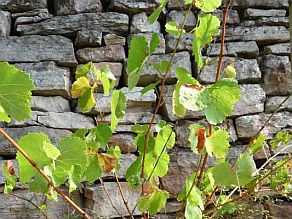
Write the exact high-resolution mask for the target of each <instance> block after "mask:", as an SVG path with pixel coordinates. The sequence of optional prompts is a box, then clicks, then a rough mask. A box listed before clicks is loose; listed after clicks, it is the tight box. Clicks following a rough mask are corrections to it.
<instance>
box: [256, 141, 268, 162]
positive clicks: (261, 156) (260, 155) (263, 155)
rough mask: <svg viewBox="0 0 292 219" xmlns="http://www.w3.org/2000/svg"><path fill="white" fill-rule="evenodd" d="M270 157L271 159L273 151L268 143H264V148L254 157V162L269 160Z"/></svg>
mask: <svg viewBox="0 0 292 219" xmlns="http://www.w3.org/2000/svg"><path fill="white" fill-rule="evenodd" d="M270 157H271V151H270V148H269V145H268V144H267V143H266V142H265V143H264V146H263V148H262V149H261V150H259V151H258V152H256V153H255V154H254V155H253V159H254V160H263V159H268V158H270Z"/></svg>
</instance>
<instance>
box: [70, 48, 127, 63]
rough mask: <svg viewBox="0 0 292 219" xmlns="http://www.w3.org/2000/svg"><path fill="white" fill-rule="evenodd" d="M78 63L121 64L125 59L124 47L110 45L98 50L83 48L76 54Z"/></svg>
mask: <svg viewBox="0 0 292 219" xmlns="http://www.w3.org/2000/svg"><path fill="white" fill-rule="evenodd" d="M76 56H77V59H78V61H79V62H81V63H86V62H89V61H92V62H121V61H124V59H125V58H126V55H125V50H124V47H123V46H121V45H110V46H103V47H98V48H84V49H79V50H78V51H77V52H76Z"/></svg>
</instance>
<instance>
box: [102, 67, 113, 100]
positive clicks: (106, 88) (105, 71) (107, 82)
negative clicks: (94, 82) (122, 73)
mask: <svg viewBox="0 0 292 219" xmlns="http://www.w3.org/2000/svg"><path fill="white" fill-rule="evenodd" d="M116 80H117V79H116V78H115V76H114V75H113V73H112V72H111V70H110V67H109V65H106V66H104V67H103V68H102V69H101V75H100V81H101V83H102V86H103V93H104V95H105V96H109V94H110V91H111V90H112V89H113V88H114V87H115V84H116Z"/></svg>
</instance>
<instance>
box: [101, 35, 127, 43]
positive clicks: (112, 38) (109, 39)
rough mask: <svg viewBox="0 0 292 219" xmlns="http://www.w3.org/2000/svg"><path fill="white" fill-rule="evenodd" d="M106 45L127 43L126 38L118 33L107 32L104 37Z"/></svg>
mask: <svg viewBox="0 0 292 219" xmlns="http://www.w3.org/2000/svg"><path fill="white" fill-rule="evenodd" d="M103 40H104V43H105V45H106V46H109V45H122V46H124V45H126V38H125V37H123V36H119V35H116V34H107V35H105V36H104V37H103Z"/></svg>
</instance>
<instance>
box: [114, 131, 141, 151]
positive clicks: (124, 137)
mask: <svg viewBox="0 0 292 219" xmlns="http://www.w3.org/2000/svg"><path fill="white" fill-rule="evenodd" d="M124 131H126V130H124ZM135 137H136V135H135V134H133V133H117V134H114V135H113V136H112V137H111V139H110V142H109V145H112V146H115V145H118V146H120V148H121V152H122V153H124V154H126V153H135V152H136V151H137V145H135V144H134V139H135Z"/></svg>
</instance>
